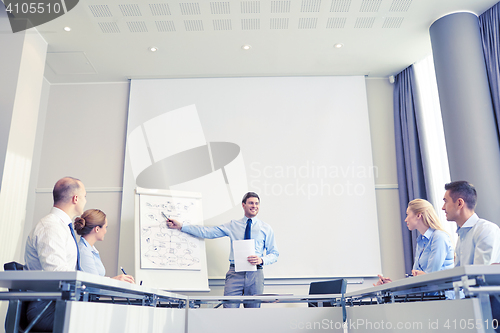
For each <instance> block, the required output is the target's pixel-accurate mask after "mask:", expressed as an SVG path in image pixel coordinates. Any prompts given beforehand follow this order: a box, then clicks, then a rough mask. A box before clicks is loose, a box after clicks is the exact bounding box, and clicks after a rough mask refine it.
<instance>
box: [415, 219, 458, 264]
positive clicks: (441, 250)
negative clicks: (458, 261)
mask: <svg viewBox="0 0 500 333" xmlns="http://www.w3.org/2000/svg"><path fill="white" fill-rule="evenodd" d="M450 268H453V247H452V246H451V241H450V236H449V235H448V234H447V233H446V232H444V231H442V230H435V229H432V228H429V229H427V231H426V232H425V233H424V234H423V235H420V236H418V238H417V251H416V254H415V263H414V264H413V269H415V270H419V271H424V272H425V273H432V272H436V271H442V270H445V269H450Z"/></svg>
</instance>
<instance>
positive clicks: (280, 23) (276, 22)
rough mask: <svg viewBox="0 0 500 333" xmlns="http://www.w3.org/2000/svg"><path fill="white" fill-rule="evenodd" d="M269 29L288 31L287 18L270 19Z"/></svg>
mask: <svg viewBox="0 0 500 333" xmlns="http://www.w3.org/2000/svg"><path fill="white" fill-rule="evenodd" d="M270 28H271V29H288V18H285V17H282V18H272V19H271V27H270Z"/></svg>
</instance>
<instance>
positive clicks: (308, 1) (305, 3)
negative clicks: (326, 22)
mask: <svg viewBox="0 0 500 333" xmlns="http://www.w3.org/2000/svg"><path fill="white" fill-rule="evenodd" d="M320 7H321V0H302V4H301V6H300V11H301V12H302V13H318V12H319V8H320Z"/></svg>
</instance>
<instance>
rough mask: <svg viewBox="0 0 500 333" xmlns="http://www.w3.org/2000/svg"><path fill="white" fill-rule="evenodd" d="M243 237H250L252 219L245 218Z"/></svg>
mask: <svg viewBox="0 0 500 333" xmlns="http://www.w3.org/2000/svg"><path fill="white" fill-rule="evenodd" d="M245 239H252V219H248V220H247V227H246V228H245Z"/></svg>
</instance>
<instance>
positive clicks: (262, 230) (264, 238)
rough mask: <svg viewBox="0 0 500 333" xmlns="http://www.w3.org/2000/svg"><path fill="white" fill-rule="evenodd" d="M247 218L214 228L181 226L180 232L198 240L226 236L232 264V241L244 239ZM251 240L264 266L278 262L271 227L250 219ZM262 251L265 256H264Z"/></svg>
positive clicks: (256, 219) (255, 219) (277, 253)
mask: <svg viewBox="0 0 500 333" xmlns="http://www.w3.org/2000/svg"><path fill="white" fill-rule="evenodd" d="M247 220H248V218H247V217H246V216H245V217H243V218H242V219H240V220H231V222H229V223H226V224H223V225H219V226H216V227H203V226H197V225H183V226H182V229H181V230H182V231H183V232H186V233H188V234H190V235H193V236H196V237H199V238H209V239H213V238H219V237H225V236H228V237H229V238H230V239H231V253H230V254H229V261H230V263H231V264H234V254H233V241H235V240H243V239H245V228H246V226H247ZM251 234H252V239H255V254H256V255H257V256H259V257H261V258H262V261H263V263H264V265H270V264H272V263H275V262H276V261H277V260H278V256H279V252H278V247H277V246H276V240H275V239H274V232H273V229H272V228H271V226H270V225H269V224H267V223H264V222H262V221H261V220H259V219H258V218H256V217H254V218H252V232H251ZM264 251H265V252H266V255H264Z"/></svg>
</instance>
